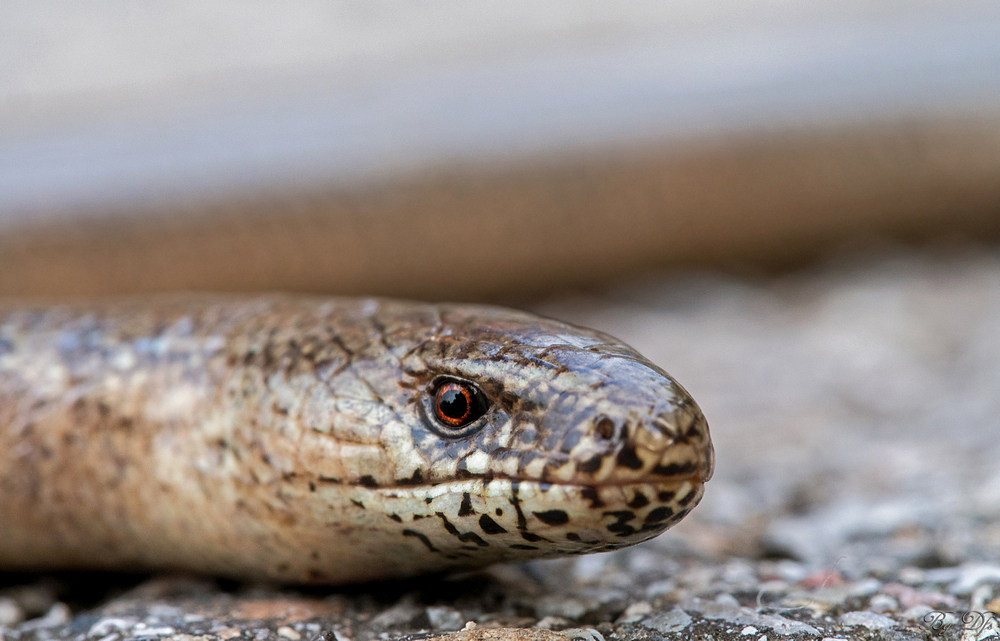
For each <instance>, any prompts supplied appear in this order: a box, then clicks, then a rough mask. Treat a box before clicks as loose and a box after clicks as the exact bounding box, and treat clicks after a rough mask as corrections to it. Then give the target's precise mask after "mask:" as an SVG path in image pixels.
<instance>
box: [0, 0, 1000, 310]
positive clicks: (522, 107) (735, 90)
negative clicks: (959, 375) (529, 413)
mask: <svg viewBox="0 0 1000 641" xmlns="http://www.w3.org/2000/svg"><path fill="white" fill-rule="evenodd" d="M0 10H2V15H3V20H2V21H0V295H37V294H66V293H82V294H93V293H119V292H147V291H154V290H176V289H199V290H205V289H207V290H261V289H268V290H270V289H280V290H296V291H319V292H333V293H347V294H360V293H365V294H387V295H399V296H411V297H419V298H430V299H437V300H441V299H449V300H455V299H463V300H464V299H480V300H496V299H509V298H511V297H514V298H515V299H517V298H519V297H523V296H525V295H528V296H536V295H539V294H542V295H544V294H550V293H552V292H558V291H562V290H564V289H565V288H566V287H579V286H588V285H591V284H593V283H595V282H612V281H614V279H616V278H619V277H621V276H624V275H627V274H629V273H635V272H637V271H642V270H646V269H651V268H658V267H664V266H668V267H670V266H672V267H676V266H698V267H706V266H707V267H712V268H721V269H725V270H730V271H732V270H737V271H739V270H744V271H746V270H749V271H751V272H752V271H760V270H763V271H765V272H771V271H773V270H781V269H787V268H789V267H794V266H800V265H803V264H808V263H809V262H810V261H815V260H816V259H817V258H821V257H823V256H826V255H829V254H831V253H836V252H837V251H838V249H839V248H842V247H844V246H848V247H856V246H858V245H865V244H867V243H871V242H877V239H883V240H884V239H891V240H896V241H903V242H907V243H912V242H918V243H926V242H928V241H941V240H942V239H944V240H945V241H951V240H953V239H955V238H961V237H963V236H964V237H971V238H975V237H989V238H995V237H996V235H997V231H998V223H1000V216H998V211H997V202H998V200H997V198H998V196H1000V153H998V151H1000V38H998V37H997V33H1000V6H998V5H997V4H996V3H995V2H991V1H989V0H951V1H949V2H924V1H922V0H879V1H878V2H870V1H860V0H859V1H854V0H847V1H845V2H837V3H829V2H821V1H819V0H712V1H711V2H700V3H689V2H675V1H668V2H629V3H605V2H588V1H583V2H581V1H578V0H574V1H572V2H568V1H555V2H547V3H534V2H527V1H522V0H515V1H512V2H505V3H503V4H502V5H479V4H477V5H468V4H467V3H461V2H452V1H447V0H438V1H425V2H391V1H374V2H364V3H356V2H328V1H322V2H320V1H308V0H298V1H296V2H289V3H282V4H281V5H280V6H277V5H273V4H271V3H266V2H241V3H229V2H218V3H210V4H207V5H206V4H205V3H201V2H189V1H186V0H169V1H166V2H156V3H135V2H124V1H122V2H115V1H108V2H95V3H82V4H81V3H77V4H74V5H71V6H66V5H64V4H62V3H56V2H49V1H46V0H43V1H39V2H19V1H12V0H7V1H3V2H0Z"/></svg>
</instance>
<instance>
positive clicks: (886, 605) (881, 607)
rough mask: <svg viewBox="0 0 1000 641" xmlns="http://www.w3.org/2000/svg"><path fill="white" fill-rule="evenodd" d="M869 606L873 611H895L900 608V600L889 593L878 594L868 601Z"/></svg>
mask: <svg viewBox="0 0 1000 641" xmlns="http://www.w3.org/2000/svg"><path fill="white" fill-rule="evenodd" d="M868 608H869V609H870V610H871V611H872V612H895V611H896V610H898V609H899V602H898V601H896V599H894V598H892V597H891V596H889V595H888V594H876V595H875V596H873V597H872V598H871V600H870V601H869V602H868Z"/></svg>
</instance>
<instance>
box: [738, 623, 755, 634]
mask: <svg viewBox="0 0 1000 641" xmlns="http://www.w3.org/2000/svg"><path fill="white" fill-rule="evenodd" d="M740 634H741V635H742V636H748V635H751V634H757V628H755V627H753V626H752V625H748V626H747V627H745V628H743V629H742V630H740Z"/></svg>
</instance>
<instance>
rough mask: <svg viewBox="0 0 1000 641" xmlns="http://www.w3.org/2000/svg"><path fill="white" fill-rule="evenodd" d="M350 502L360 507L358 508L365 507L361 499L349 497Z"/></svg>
mask: <svg viewBox="0 0 1000 641" xmlns="http://www.w3.org/2000/svg"><path fill="white" fill-rule="evenodd" d="M351 503H353V504H355V505H357V506H358V507H360V508H361V509H362V510H363V509H365V504H364V503H362V502H361V501H359V500H357V499H351Z"/></svg>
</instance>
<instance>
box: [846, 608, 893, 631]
mask: <svg viewBox="0 0 1000 641" xmlns="http://www.w3.org/2000/svg"><path fill="white" fill-rule="evenodd" d="M837 621H839V622H840V623H841V624H842V625H852V626H853V625H860V626H864V627H866V628H868V629H869V630H884V629H885V628H891V627H892V626H894V625H896V622H895V621H894V620H892V619H890V618H889V617H886V616H882V615H881V614H876V613H874V612H863V611H856V612H845V613H844V614H841V615H840V617H838V618H837Z"/></svg>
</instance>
